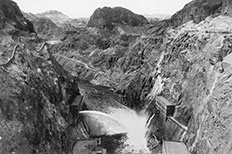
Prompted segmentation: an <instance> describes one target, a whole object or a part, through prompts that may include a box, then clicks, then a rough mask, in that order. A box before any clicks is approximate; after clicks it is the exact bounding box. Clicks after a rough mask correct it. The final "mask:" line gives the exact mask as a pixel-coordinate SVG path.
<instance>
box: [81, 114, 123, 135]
mask: <svg viewBox="0 0 232 154" xmlns="http://www.w3.org/2000/svg"><path fill="white" fill-rule="evenodd" d="M79 113H80V115H81V116H82V117H83V119H84V122H85V123H86V124H87V127H88V129H89V133H90V135H91V136H102V135H115V134H124V133H127V132H126V127H124V126H123V125H122V124H121V123H120V122H119V121H117V120H115V119H114V118H112V117H111V116H109V115H108V114H106V113H103V112H99V111H81V112H79Z"/></svg>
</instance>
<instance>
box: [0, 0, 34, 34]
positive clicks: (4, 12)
mask: <svg viewBox="0 0 232 154" xmlns="http://www.w3.org/2000/svg"><path fill="white" fill-rule="evenodd" d="M9 25H10V26H12V27H14V28H15V29H16V30H23V31H28V32H34V29H33V25H32V24H31V22H30V21H29V20H27V19H26V18H24V16H23V14H22V12H21V11H20V9H19V7H18V5H17V4H16V3H15V2H13V1H11V0H1V1H0V30H2V29H4V28H6V26H9Z"/></svg>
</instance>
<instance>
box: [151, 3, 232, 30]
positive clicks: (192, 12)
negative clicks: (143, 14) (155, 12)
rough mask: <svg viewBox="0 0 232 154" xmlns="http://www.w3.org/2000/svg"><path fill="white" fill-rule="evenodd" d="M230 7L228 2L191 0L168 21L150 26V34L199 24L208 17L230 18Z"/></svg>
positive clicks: (231, 14)
mask: <svg viewBox="0 0 232 154" xmlns="http://www.w3.org/2000/svg"><path fill="white" fill-rule="evenodd" d="M231 7H232V4H231V1H230V0H193V1H191V2H190V3H188V4H186V5H185V6H184V8H183V9H181V10H180V11H178V12H176V13H175V14H174V15H172V16H171V17H170V18H169V19H167V20H163V21H160V22H158V23H156V24H155V25H153V26H151V29H150V33H151V34H160V32H162V31H165V30H166V29H167V28H168V27H174V28H175V27H178V26H180V25H182V24H184V23H186V22H188V21H193V22H194V23H199V22H201V21H203V20H205V19H206V18H207V17H208V16H214V17H216V16H219V15H230V16H232V13H231ZM162 34H163V33H162Z"/></svg>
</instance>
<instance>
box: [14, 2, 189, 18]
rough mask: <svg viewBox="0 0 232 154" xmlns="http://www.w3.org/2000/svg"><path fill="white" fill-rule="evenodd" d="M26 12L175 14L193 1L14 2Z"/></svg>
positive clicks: (69, 14) (72, 14) (78, 14)
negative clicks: (103, 10) (115, 9)
mask: <svg viewBox="0 0 232 154" xmlns="http://www.w3.org/2000/svg"><path fill="white" fill-rule="evenodd" d="M13 1H15V2H17V3H18V5H19V7H20V9H21V10H23V11H25V12H32V13H41V12H44V11H48V10H58V11H61V12H63V13H64V14H66V15H68V16H70V17H73V18H77V17H89V16H90V15H91V14H92V13H93V11H94V10H95V9H96V8H98V7H103V6H111V7H114V6H122V7H125V8H127V9H130V10H131V11H133V12H135V13H138V14H157V13H158V14H171V15H172V14H173V13H175V12H176V11H178V10H180V9H181V8H183V7H184V5H185V4H187V3H188V2H190V1H191V0H13Z"/></svg>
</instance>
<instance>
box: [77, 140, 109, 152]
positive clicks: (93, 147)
mask: <svg viewBox="0 0 232 154" xmlns="http://www.w3.org/2000/svg"><path fill="white" fill-rule="evenodd" d="M101 144H102V143H101V138H95V139H84V140H78V141H77V142H76V143H75V144H74V146H73V154H106V153H107V150H106V149H104V148H102V147H101Z"/></svg>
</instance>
